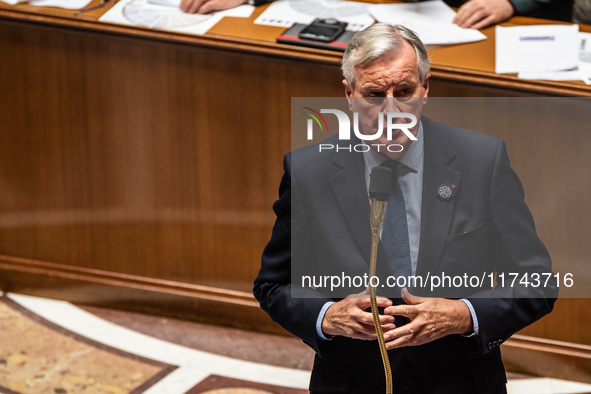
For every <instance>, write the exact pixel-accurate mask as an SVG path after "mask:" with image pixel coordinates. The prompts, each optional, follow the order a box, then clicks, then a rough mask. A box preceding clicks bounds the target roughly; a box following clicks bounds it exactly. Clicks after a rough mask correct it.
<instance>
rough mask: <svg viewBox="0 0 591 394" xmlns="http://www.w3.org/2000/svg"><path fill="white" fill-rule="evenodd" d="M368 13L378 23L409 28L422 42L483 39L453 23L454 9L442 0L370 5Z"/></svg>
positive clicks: (480, 35) (478, 34) (442, 43)
mask: <svg viewBox="0 0 591 394" xmlns="http://www.w3.org/2000/svg"><path fill="white" fill-rule="evenodd" d="M369 12H370V13H371V15H373V17H374V18H375V19H376V20H377V21H379V22H386V23H390V24H392V25H403V26H405V27H408V28H409V29H411V30H413V31H414V32H415V33H417V35H418V36H419V37H420V38H421V41H423V43H424V44H425V45H446V44H461V43H466V42H475V41H481V40H485V39H486V36H485V35H484V34H482V33H481V32H479V31H478V30H474V29H463V28H461V27H459V26H458V25H455V24H454V23H453V22H452V21H453V19H454V18H455V16H456V13H455V11H454V10H452V9H451V8H450V7H449V6H448V5H447V4H445V3H444V2H443V1H441V0H436V1H424V2H420V3H400V4H372V5H370V6H369Z"/></svg>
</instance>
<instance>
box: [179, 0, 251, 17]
mask: <svg viewBox="0 0 591 394" xmlns="http://www.w3.org/2000/svg"><path fill="white" fill-rule="evenodd" d="M242 4H246V1H245V0H181V4H180V9H181V11H183V12H187V13H189V14H195V13H198V14H209V13H212V12H215V11H223V10H227V9H230V8H234V7H238V6H239V5H242Z"/></svg>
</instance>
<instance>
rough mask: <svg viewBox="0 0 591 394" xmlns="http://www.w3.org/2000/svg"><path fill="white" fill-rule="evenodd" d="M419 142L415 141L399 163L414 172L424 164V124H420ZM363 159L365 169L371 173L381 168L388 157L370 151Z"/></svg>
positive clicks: (364, 154)
mask: <svg viewBox="0 0 591 394" xmlns="http://www.w3.org/2000/svg"><path fill="white" fill-rule="evenodd" d="M416 137H417V140H416V141H413V142H412V143H411V144H410V146H409V147H408V149H407V150H406V152H405V153H404V155H402V157H401V158H400V159H398V162H399V163H400V164H403V165H404V166H405V167H408V168H409V169H410V170H411V171H413V172H419V168H420V167H421V163H422V162H423V145H424V138H423V122H420V123H419V131H418V132H417V135H416ZM363 159H364V160H365V168H367V169H368V170H369V171H371V169H372V168H374V167H377V166H379V165H380V164H382V163H383V162H384V161H386V160H387V159H388V157H387V156H386V155H384V154H383V153H380V152H378V151H377V150H375V149H368V150H367V151H365V152H364V153H363Z"/></svg>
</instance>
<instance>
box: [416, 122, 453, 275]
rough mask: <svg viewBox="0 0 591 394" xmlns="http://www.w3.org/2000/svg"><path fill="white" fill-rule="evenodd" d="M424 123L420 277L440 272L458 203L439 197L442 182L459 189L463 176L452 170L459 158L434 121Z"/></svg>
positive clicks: (418, 270)
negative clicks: (442, 256)
mask: <svg viewBox="0 0 591 394" xmlns="http://www.w3.org/2000/svg"><path fill="white" fill-rule="evenodd" d="M422 120H423V126H424V131H425V133H424V137H425V155H424V158H425V159H424V172H423V174H424V176H423V196H422V197H423V201H422V210H421V242H420V248H419V256H418V263H417V275H421V276H423V277H426V276H427V273H428V272H438V271H437V269H438V267H439V264H440V261H441V255H442V253H443V248H444V246H445V242H446V240H447V237H448V233H449V228H450V224H451V219H452V217H453V212H454V208H455V201H456V199H455V198H452V199H451V200H449V201H448V200H441V199H439V198H438V197H437V194H436V193H437V188H438V187H439V186H440V185H441V184H442V183H448V184H451V185H455V186H456V188H459V187H460V181H461V178H462V174H461V173H460V172H458V171H457V170H455V169H453V168H451V167H450V164H451V163H452V162H453V161H454V159H455V151H453V149H452V147H451V146H450V144H449V143H448V141H447V140H446V139H445V138H444V137H442V136H441V135H440V132H439V131H438V130H437V127H436V126H435V125H433V122H432V121H431V120H429V119H427V118H423V119H422ZM434 126H435V127H434Z"/></svg>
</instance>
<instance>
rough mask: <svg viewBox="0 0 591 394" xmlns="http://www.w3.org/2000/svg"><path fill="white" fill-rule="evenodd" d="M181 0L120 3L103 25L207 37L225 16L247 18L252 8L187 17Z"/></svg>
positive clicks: (129, 0)
mask: <svg viewBox="0 0 591 394" xmlns="http://www.w3.org/2000/svg"><path fill="white" fill-rule="evenodd" d="M179 4H180V0H121V1H119V2H118V3H117V4H116V5H115V6H114V7H113V8H111V9H110V10H109V11H107V12H106V13H105V14H104V15H103V16H102V17H100V19H99V20H100V21H101V22H111V23H118V24H123V25H136V26H145V27H151V28H156V29H162V30H170V31H176V32H181V33H189V34H205V33H206V32H207V31H208V30H209V29H211V28H212V27H213V26H214V25H215V24H216V23H218V22H219V21H220V20H221V19H222V18H223V17H224V16H236V17H243V18H248V17H249V16H250V15H251V14H252V11H253V10H254V7H253V6H250V5H242V6H239V7H236V8H232V9H229V10H226V11H220V12H215V13H213V14H207V15H202V14H187V13H184V12H182V11H181V10H180V9H179Z"/></svg>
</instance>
